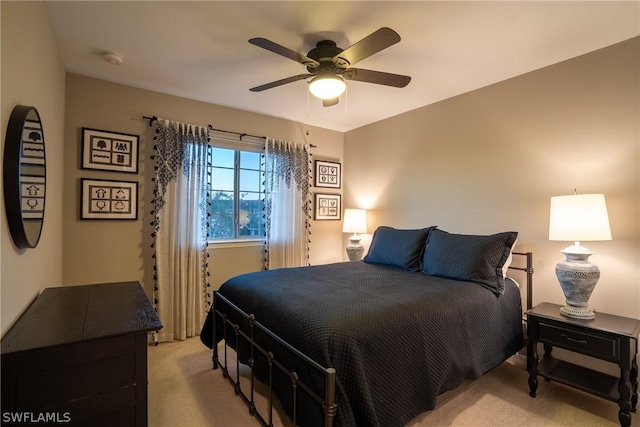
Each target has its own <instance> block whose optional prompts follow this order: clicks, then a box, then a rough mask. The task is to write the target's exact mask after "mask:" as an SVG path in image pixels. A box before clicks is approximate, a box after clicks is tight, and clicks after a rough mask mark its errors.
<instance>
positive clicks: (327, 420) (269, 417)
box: [212, 291, 337, 427]
mask: <svg viewBox="0 0 640 427" xmlns="http://www.w3.org/2000/svg"><path fill="white" fill-rule="evenodd" d="M221 301H222V302H224V304H225V305H226V306H227V307H229V308H231V309H232V310H233V311H234V312H235V313H237V314H238V315H239V316H241V317H242V318H244V319H245V320H246V321H247V323H248V325H249V327H248V333H247V332H245V331H243V330H242V329H241V327H240V325H239V324H238V323H235V322H232V321H231V320H230V319H229V316H227V314H225V313H222V312H221V311H220V310H219V303H220V302H221ZM220 321H221V322H223V323H224V327H223V328H222V330H223V331H224V332H223V335H224V336H223V337H221V338H222V339H224V342H225V343H224V352H223V353H224V354H223V357H222V360H220V356H219V354H218V346H217V344H216V343H217V342H218V338H219V337H218V336H217V334H218V333H217V330H218V328H217V322H220ZM227 326H230V327H231V329H232V330H233V335H234V336H233V337H232V338H233V339H234V342H235V343H236V348H237V347H238V346H239V343H240V340H244V341H245V342H246V343H247V344H248V345H249V346H250V358H249V368H250V390H249V391H248V392H245V391H244V390H243V389H242V386H241V384H240V360H239V357H236V362H235V370H236V377H235V379H233V378H232V377H231V375H229V366H228V363H227V360H228V359H227V351H228V348H229V346H228V342H229V340H228V337H227V330H228V329H229V328H227ZM256 331H260V332H261V333H264V334H266V335H267V336H268V337H269V338H271V339H273V340H274V341H275V342H277V343H278V344H280V345H281V346H282V347H284V348H285V349H287V350H288V351H289V352H290V353H291V354H293V355H295V357H297V358H299V359H300V360H301V361H302V362H303V363H305V364H306V365H307V366H309V367H311V368H312V369H314V370H316V371H318V373H320V374H321V375H323V376H324V382H325V392H324V396H320V395H318V394H317V393H316V392H315V391H314V390H313V389H312V388H311V387H310V386H309V385H308V384H305V383H304V382H302V381H301V379H300V378H299V375H298V373H297V372H295V371H291V370H289V369H288V368H287V367H286V366H284V365H283V364H282V363H281V362H280V360H278V359H277V358H276V357H275V355H274V353H273V352H271V351H269V350H267V349H265V348H264V347H263V346H261V345H260V344H259V343H258V342H257V341H256V339H255V332H256ZM213 343H214V345H213V357H212V360H213V369H217V368H218V367H220V368H221V369H222V375H223V377H225V378H226V379H227V380H228V381H229V382H230V383H231V384H232V385H233V387H234V391H235V393H236V394H237V395H239V396H240V397H241V398H242V400H243V402H245V404H246V405H247V407H248V408H249V413H250V414H251V415H253V416H254V417H255V418H256V419H257V420H258V421H259V422H260V424H261V425H263V426H265V427H271V426H273V394H274V390H273V386H274V384H273V378H274V375H273V373H274V371H273V370H274V369H278V370H280V371H281V372H282V373H284V374H285V375H286V376H287V377H289V378H290V380H291V390H292V399H293V401H292V402H291V405H292V408H293V413H292V419H293V423H294V425H298V420H297V410H296V409H297V398H298V392H302V393H306V394H307V395H308V396H309V397H311V398H312V399H313V400H314V401H316V402H317V403H318V405H319V407H320V408H321V409H322V411H323V412H324V425H325V427H331V426H333V420H334V418H335V415H336V412H337V405H336V393H335V390H336V388H335V387H336V371H335V369H333V368H325V367H323V366H321V365H320V364H318V363H316V362H315V361H314V360H313V359H310V358H309V357H307V356H306V355H305V354H303V353H302V352H300V351H299V350H297V349H296V348H294V347H293V346H291V345H290V344H289V343H287V342H286V341H284V340H282V339H281V338H280V337H279V336H277V335H276V334H274V333H273V332H271V331H270V330H269V329H267V328H266V327H264V326H263V325H262V324H260V322H258V321H256V319H255V316H254V315H253V314H247V313H245V312H244V311H243V310H241V309H240V308H239V307H237V306H236V305H235V304H233V303H232V302H230V301H229V300H228V299H226V298H225V297H224V296H222V295H221V294H220V293H218V292H217V291H216V292H215V293H214V306H213ZM255 352H259V353H260V354H262V356H263V357H264V358H265V359H266V361H267V364H268V371H269V373H268V378H269V380H268V384H266V385H267V387H268V390H269V391H268V403H267V405H268V406H267V413H266V414H264V415H263V414H261V413H260V411H259V410H258V409H257V408H256V404H255V400H254V396H255V372H254V361H255V358H254V356H255V355H256V353H255ZM232 368H233V367H232Z"/></svg>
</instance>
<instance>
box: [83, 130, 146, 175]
mask: <svg viewBox="0 0 640 427" xmlns="http://www.w3.org/2000/svg"><path fill="white" fill-rule="evenodd" d="M138 143H139V136H138V135H130V134H127V133H119V132H111V131H106V130H100V129H90V128H82V169H99V170H106V171H114V172H128V173H138Z"/></svg>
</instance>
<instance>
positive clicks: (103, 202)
mask: <svg viewBox="0 0 640 427" xmlns="http://www.w3.org/2000/svg"><path fill="white" fill-rule="evenodd" d="M81 181H82V186H81V187H82V195H81V198H80V199H81V201H80V205H81V207H82V208H81V213H80V218H82V219H129V220H137V219H138V183H137V182H131V181H107V180H104V179H85V178H82V179H81Z"/></svg>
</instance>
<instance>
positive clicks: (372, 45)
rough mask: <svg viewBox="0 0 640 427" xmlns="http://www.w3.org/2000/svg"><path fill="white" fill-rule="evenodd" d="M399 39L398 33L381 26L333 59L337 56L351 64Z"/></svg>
mask: <svg viewBox="0 0 640 427" xmlns="http://www.w3.org/2000/svg"><path fill="white" fill-rule="evenodd" d="M399 41H400V36H399V35H398V33H396V32H395V31H393V30H392V29H391V28H387V27H382V28H380V29H379V30H377V31H374V32H373V33H371V34H369V35H368V36H367V37H365V38H363V39H362V40H360V41H359V42H357V43H355V44H353V45H351V46H349V47H348V48H346V49H345V50H343V51H342V52H341V53H339V54H338V55H336V56H335V57H334V61H335V60H336V59H338V58H340V59H344V60H346V61H348V62H349V64H351V65H353V64H355V63H356V62H358V61H362V60H363V59H365V58H367V57H369V56H371V55H373V54H374V53H378V52H380V51H381V50H383V49H386V48H388V47H389V46H392V45H394V44H396V43H398V42H399Z"/></svg>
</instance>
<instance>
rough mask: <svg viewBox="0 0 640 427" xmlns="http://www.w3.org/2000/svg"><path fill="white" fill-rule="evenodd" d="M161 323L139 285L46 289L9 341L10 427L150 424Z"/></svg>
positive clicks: (5, 377) (5, 342) (5, 409)
mask: <svg viewBox="0 0 640 427" xmlns="http://www.w3.org/2000/svg"><path fill="white" fill-rule="evenodd" d="M161 328H162V323H161V322H160V319H159V318H158V315H157V314H156V312H155V310H154V309H153V307H152V305H151V303H150V302H149V300H148V299H147V296H146V294H145V293H144V290H143V289H142V287H141V286H140V283H138V282H121V283H104V284H97V285H86V286H65V287H59V288H47V289H45V290H44V291H43V292H42V293H41V294H40V295H39V296H38V297H37V298H36V299H35V300H34V301H33V302H32V303H31V305H30V306H29V307H28V308H27V309H26V311H25V312H24V313H23V314H22V316H20V318H19V319H18V320H17V322H16V323H15V324H14V325H13V327H11V329H10V330H9V331H8V332H7V333H6V334H5V336H4V337H3V338H2V345H1V346H2V365H1V369H2V424H3V425H4V424H6V425H11V424H18V425H19V424H25V422H24V421H27V423H29V422H37V423H39V424H40V425H49V424H54V423H64V424H71V425H90V426H102V425H105V426H107V425H109V426H113V425H117V426H118V427H124V426H146V425H147V332H149V331H155V330H158V329H161ZM29 420H31V421H29Z"/></svg>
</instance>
